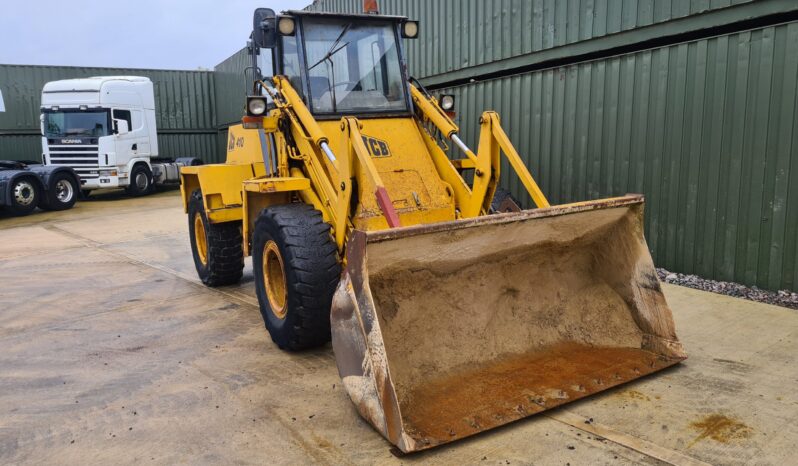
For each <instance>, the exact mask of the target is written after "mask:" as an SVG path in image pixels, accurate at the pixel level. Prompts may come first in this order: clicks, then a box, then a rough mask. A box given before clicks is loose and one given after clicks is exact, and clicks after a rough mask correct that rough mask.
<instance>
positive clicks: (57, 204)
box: [39, 172, 80, 210]
mask: <svg viewBox="0 0 798 466" xmlns="http://www.w3.org/2000/svg"><path fill="white" fill-rule="evenodd" d="M49 184H50V189H48V190H47V192H46V193H45V194H44V196H42V199H41V203H40V204H39V207H41V208H42V209H44V210H67V209H71V208H72V206H74V205H75V201H77V200H78V195H79V194H78V193H79V192H80V189H79V188H78V182H77V180H75V178H73V177H72V176H71V175H70V174H68V173H63V172H62V173H56V174H55V175H54V176H53V177H52V178H50V181H49Z"/></svg>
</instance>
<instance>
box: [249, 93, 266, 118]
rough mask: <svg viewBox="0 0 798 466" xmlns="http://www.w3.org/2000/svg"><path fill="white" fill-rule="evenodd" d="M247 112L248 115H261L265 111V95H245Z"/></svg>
mask: <svg viewBox="0 0 798 466" xmlns="http://www.w3.org/2000/svg"><path fill="white" fill-rule="evenodd" d="M247 113H248V114H249V115H250V116H262V115H263V114H264V113H266V97H261V96H254V97H247Z"/></svg>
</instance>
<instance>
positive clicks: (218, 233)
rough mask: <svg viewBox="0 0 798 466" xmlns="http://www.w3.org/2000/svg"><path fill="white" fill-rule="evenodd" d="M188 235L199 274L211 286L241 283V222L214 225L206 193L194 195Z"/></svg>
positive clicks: (190, 210) (189, 215)
mask: <svg viewBox="0 0 798 466" xmlns="http://www.w3.org/2000/svg"><path fill="white" fill-rule="evenodd" d="M188 232H189V238H190V241H191V253H192V255H193V256H194V266H195V267H196V268H197V275H199V278H200V280H202V283H204V284H205V285H207V286H223V285H232V284H234V283H238V281H239V280H241V275H242V273H243V269H244V250H243V248H242V239H241V223H240V222H226V223H210V222H209V221H208V216H207V215H206V214H205V205H204V204H203V202H202V193H201V192H200V190H199V189H197V190H195V191H194V192H193V193H191V199H189V201H188Z"/></svg>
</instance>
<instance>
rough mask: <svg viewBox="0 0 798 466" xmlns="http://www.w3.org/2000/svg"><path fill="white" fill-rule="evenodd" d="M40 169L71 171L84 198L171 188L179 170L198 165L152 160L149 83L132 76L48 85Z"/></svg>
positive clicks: (194, 160)
mask: <svg viewBox="0 0 798 466" xmlns="http://www.w3.org/2000/svg"><path fill="white" fill-rule="evenodd" d="M41 129H42V158H43V162H44V164H45V165H61V166H68V167H71V168H73V169H74V170H75V171H76V172H77V173H78V174H79V175H80V183H81V186H80V189H81V191H82V193H83V194H84V195H88V193H89V192H91V190H94V189H104V188H125V189H126V190H127V192H128V193H129V194H130V195H133V196H141V195H144V194H148V193H150V192H152V190H153V187H154V186H155V185H161V184H170V183H172V184H177V183H179V181H180V173H179V172H180V167H182V166H186V165H199V164H201V162H200V161H199V159H197V158H194V157H181V158H178V159H176V160H173V159H168V158H164V157H159V156H158V136H157V128H156V121H155V96H154V92H153V85H152V81H150V79H149V78H144V77H138V76H99V77H92V78H82V79H67V80H62V81H52V82H49V83H47V84H45V85H44V89H43V90H42V104H41Z"/></svg>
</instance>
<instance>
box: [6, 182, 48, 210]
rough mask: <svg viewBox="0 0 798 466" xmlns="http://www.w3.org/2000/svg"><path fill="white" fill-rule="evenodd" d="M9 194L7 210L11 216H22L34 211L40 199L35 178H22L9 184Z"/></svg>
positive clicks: (39, 191) (40, 193) (39, 190)
mask: <svg viewBox="0 0 798 466" xmlns="http://www.w3.org/2000/svg"><path fill="white" fill-rule="evenodd" d="M10 194H11V196H10V199H9V201H10V203H9V204H10V205H9V208H8V210H9V211H10V212H11V215H15V216H22V215H28V214H29V213H31V212H33V211H34V210H36V205H37V204H39V199H41V195H42V190H41V188H40V187H39V182H38V180H37V179H36V178H33V177H31V176H22V177H20V178H17V179H16V180H14V182H13V183H12V184H11V190H10Z"/></svg>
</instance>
